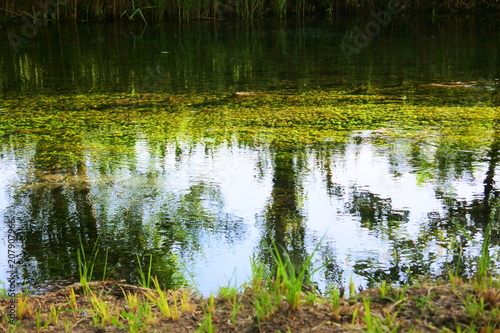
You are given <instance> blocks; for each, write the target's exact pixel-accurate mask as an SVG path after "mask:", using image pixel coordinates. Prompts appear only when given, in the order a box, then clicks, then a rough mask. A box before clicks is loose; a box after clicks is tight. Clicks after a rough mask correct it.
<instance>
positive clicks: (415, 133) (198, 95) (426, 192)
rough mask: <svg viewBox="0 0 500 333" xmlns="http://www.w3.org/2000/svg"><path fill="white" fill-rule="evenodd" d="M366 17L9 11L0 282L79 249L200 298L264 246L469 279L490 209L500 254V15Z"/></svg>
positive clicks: (354, 276) (321, 261) (56, 264)
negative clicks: (138, 21)
mask: <svg viewBox="0 0 500 333" xmlns="http://www.w3.org/2000/svg"><path fill="white" fill-rule="evenodd" d="M371 21H373V18H371V17H369V16H368V17H366V18H364V19H363V18H360V19H359V21H357V22H343V23H336V24H332V23H329V22H301V23H293V24H291V23H288V24H287V23H283V22H281V23H279V22H278V23H277V22H264V23H246V24H229V23H222V22H201V23H191V24H186V23H184V24H180V23H179V24H162V25H154V26H141V25H125V24H109V25H101V24H91V25H50V26H40V27H38V28H37V29H36V30H35V31H34V32H33V31H32V33H31V34H30V35H29V36H28V35H26V36H25V37H24V39H23V40H22V43H20V42H17V43H14V44H13V43H12V36H14V34H15V35H16V36H23V33H24V32H26V29H27V27H26V26H11V27H3V28H2V30H3V31H2V32H4V33H5V34H6V35H7V36H10V37H11V38H10V39H9V38H4V39H2V40H0V47H1V48H0V72H1V75H0V93H1V94H2V100H1V101H0V175H1V178H0V235H1V237H0V239H2V241H1V242H0V258H1V261H0V281H3V282H6V281H7V279H8V278H9V277H12V276H15V284H16V286H17V287H18V288H20V287H21V286H22V285H27V286H30V287H32V288H35V289H37V290H38V291H43V290H45V288H50V287H51V286H53V285H55V284H57V283H58V282H56V280H67V279H69V278H71V277H78V274H79V264H78V261H77V257H78V255H80V257H81V258H82V256H83V254H82V253H81V249H83V250H84V255H85V258H84V259H82V260H84V261H87V262H89V263H90V264H89V265H90V266H92V267H93V268H94V274H93V278H96V279H101V278H103V277H105V278H115V279H116V278H125V279H127V280H129V281H131V282H133V283H137V282H138V280H140V274H139V270H140V268H141V267H142V268H143V270H144V269H146V267H148V266H151V268H152V272H153V274H155V275H158V276H159V277H160V280H161V281H162V283H164V284H165V285H166V286H175V285H178V284H181V283H184V281H186V280H187V281H189V282H190V283H192V284H194V285H195V286H196V287H197V288H198V289H199V290H200V291H201V292H202V293H204V294H205V295H208V294H209V293H210V292H211V291H216V290H217V289H218V287H220V286H227V285H228V284H230V285H233V286H234V285H236V286H239V285H241V284H242V283H243V282H244V281H247V280H248V277H249V275H250V273H251V258H254V259H258V260H260V261H261V262H263V263H264V264H265V265H267V267H270V266H272V263H271V260H270V255H269V253H268V248H267V244H271V242H276V243H277V244H278V245H279V246H282V247H283V248H285V249H286V250H287V251H288V253H289V254H290V257H291V259H292V261H294V262H295V263H299V264H300V263H303V262H304V261H306V259H307V257H308V256H310V255H312V256H313V258H314V262H315V267H317V268H318V271H317V272H316V273H315V274H314V277H313V278H314V281H315V282H316V283H317V284H318V285H319V286H320V287H321V289H323V290H324V288H325V286H327V285H330V284H334V285H336V286H340V285H348V284H349V281H351V280H352V281H354V282H355V284H356V285H361V286H364V287H366V286H372V285H374V284H376V283H379V282H381V281H382V280H387V281H390V282H392V283H407V282H411V281H412V280H413V279H415V278H418V277H424V278H438V277H446V276H447V274H448V273H449V272H450V271H452V272H456V273H458V274H460V275H462V276H465V277H471V276H472V275H473V274H474V272H475V270H476V264H477V257H478V256H479V255H480V252H481V246H482V244H483V240H484V233H485V230H486V229H487V226H488V225H489V224H491V225H492V226H493V227H492V230H491V239H490V240H489V242H490V244H489V245H490V246H489V251H490V255H491V260H492V265H491V266H492V268H493V270H497V271H498V269H500V266H499V265H500V258H499V252H498V250H499V238H498V234H499V233H498V231H499V227H498V222H499V213H498V211H497V210H496V209H497V206H495V205H496V204H495V202H496V201H495V197H496V198H497V199H498V195H499V194H498V193H499V192H498V191H499V188H498V185H496V184H495V180H496V181H497V182H498V172H499V170H498V169H499V166H498V164H499V162H498V161H499V156H500V155H499V149H500V133H499V129H498V127H499V126H497V125H498V122H499V119H500V116H499V115H500V108H499V106H498V105H499V103H498V101H499V100H500V98H499V97H498V84H499V83H498V82H499V78H500V73H499V72H498V71H499V68H500V66H499V56H498V54H500V52H499V51H500V50H499V47H500V46H499V43H498V41H499V37H500V30H499V29H498V23H497V22H498V20H495V19H491V20H483V21H478V20H475V19H473V18H467V19H462V20H458V19H442V20H440V21H434V22H432V21H415V20H409V19H405V18H394V19H393V21H392V22H389V24H388V25H387V26H385V27H381V29H380V32H379V33H377V34H375V35H373V36H372V38H370V39H369V40H368V41H365V42H366V43H365V44H363V45H361V44H359V43H358V44H353V43H354V41H353V39H349V36H351V37H352V36H353V35H355V34H356V31H358V27H361V28H362V27H364V26H365V24H367V23H368V22H371ZM346 43H347V44H348V43H351V44H349V45H358V46H357V51H356V52H346V51H345V45H347V44H346ZM343 50H344V51H343ZM328 103H331V106H330V105H327V104H328ZM331 108H335V110H340V111H339V112H340V114H339V116H338V117H337V118H335V119H341V120H338V121H339V123H338V124H337V123H334V122H332V120H331V119H330V118H328V117H326V116H325V117H324V116H322V114H323V113H322V112H327V111H324V110H330V109H331ZM363 108H365V109H363ZM378 108H381V109H378ZM407 108H408V109H411V110H412V111H411V112H423V113H424V114H425V115H420V114H418V113H414V114H416V116H415V117H413V118H411V117H406V118H407V119H406V118H405V117H400V116H396V115H394V116H391V117H392V118H391V119H388V118H387V116H386V115H384V113H386V112H394V114H403V113H404V112H410V111H404V110H407ZM358 109H361V113H359V114H358V113H356V112H358V111H356V110H358ZM372 110H374V111H372ZM330 111H331V110H330ZM330 111H328V112H330ZM462 111H463V113H460V112H462ZM302 112H303V113H302ZM372 112H373V113H375V114H376V115H373V116H372V115H371V113H372ZM440 112H444V113H443V114H444V116H443V117H442V118H439V119H437V118H436V119H437V120H433V121H434V122H432V123H431V122H429V123H426V121H427V119H428V118H429V117H430V118H432V117H437V116H436V115H435V114H437V113H440ZM476 113H477V114H478V116H476ZM412 114H413V113H412ZM457 115H459V116H457ZM398 117H399V118H398ZM379 118H380V119H382V118H383V120H379ZM386 118H387V119H386ZM389 118H390V117H389ZM465 118H467V120H463V119H465ZM469 118H470V119H469ZM235 119H236V120H235ZM432 119H434V118H432ZM335 121H337V120H335ZM495 186H496V187H495ZM11 232H14V233H15V234H16V241H15V242H11V243H9V241H8V235H9V233H11ZM9 244H11V245H12V246H11V247H10V248H9ZM9 250H12V251H14V252H15V253H16V255H17V256H18V262H16V263H15V264H13V265H12V267H10V264H11V263H9V262H8V258H9V254H10V252H9ZM80 268H81V267H80Z"/></svg>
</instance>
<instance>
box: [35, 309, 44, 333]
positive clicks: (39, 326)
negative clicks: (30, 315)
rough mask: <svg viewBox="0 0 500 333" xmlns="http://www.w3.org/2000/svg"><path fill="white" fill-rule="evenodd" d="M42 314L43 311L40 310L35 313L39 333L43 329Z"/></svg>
mask: <svg viewBox="0 0 500 333" xmlns="http://www.w3.org/2000/svg"><path fill="white" fill-rule="evenodd" d="M41 313H42V311H41V310H40V309H37V310H36V313H35V327H36V331H37V332H40V331H41V330H42V327H43V325H42V316H41Z"/></svg>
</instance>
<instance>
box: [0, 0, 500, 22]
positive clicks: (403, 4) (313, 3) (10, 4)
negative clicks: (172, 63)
mask: <svg viewBox="0 0 500 333" xmlns="http://www.w3.org/2000/svg"><path fill="white" fill-rule="evenodd" d="M0 9H1V12H2V14H3V15H5V17H9V16H12V17H22V18H27V17H28V18H31V19H49V20H89V19H90V20H108V19H134V18H137V19H142V20H144V21H149V20H176V19H179V20H193V19H215V20H222V19H239V20H248V19H255V18H264V17H281V18H283V17H304V16H321V17H330V18H334V17H337V16H341V15H342V16H344V15H346V14H353V13H357V12H369V11H376V12H379V11H381V10H387V11H388V12H389V13H390V14H392V15H394V14H399V13H401V12H403V11H404V12H406V13H417V12H418V13H419V14H432V15H436V14H443V13H458V12H471V11H477V10H491V9H500V3H499V1H496V0H444V1H439V0H416V1H409V0H222V1H221V0H198V1H196V0H74V1H71V0H40V1H37V2H33V1H27V0H21V1H19V0H1V1H0Z"/></svg>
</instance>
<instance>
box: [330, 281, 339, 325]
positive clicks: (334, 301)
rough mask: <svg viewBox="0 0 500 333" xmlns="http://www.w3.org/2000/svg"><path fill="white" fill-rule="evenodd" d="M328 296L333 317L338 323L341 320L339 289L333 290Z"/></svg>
mask: <svg viewBox="0 0 500 333" xmlns="http://www.w3.org/2000/svg"><path fill="white" fill-rule="evenodd" d="M328 296H329V299H330V303H331V305H332V312H333V317H334V319H335V320H336V321H338V320H339V319H340V292H339V290H338V289H337V288H332V289H330V290H329V292H328Z"/></svg>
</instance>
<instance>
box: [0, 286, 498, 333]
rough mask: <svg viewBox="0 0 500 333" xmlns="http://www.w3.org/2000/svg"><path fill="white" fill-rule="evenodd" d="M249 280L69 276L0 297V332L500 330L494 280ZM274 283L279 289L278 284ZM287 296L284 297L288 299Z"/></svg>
mask: <svg viewBox="0 0 500 333" xmlns="http://www.w3.org/2000/svg"><path fill="white" fill-rule="evenodd" d="M269 282H270V281H260V282H259V280H258V279H255V278H254V279H253V280H252V281H251V282H250V283H248V284H247V285H246V286H245V288H244V289H243V291H241V292H237V290H236V289H234V288H229V287H223V288H220V289H219V291H218V292H217V293H216V295H215V296H213V297H209V298H201V297H199V296H197V294H196V293H193V292H192V291H190V290H188V289H179V290H176V291H168V292H161V291H159V290H158V289H156V288H153V289H148V288H144V287H138V286H130V285H127V284H123V283H122V282H118V281H114V282H113V281H102V282H91V283H89V284H88V285H87V286H86V287H82V284H80V283H75V284H72V285H70V286H67V287H64V288H62V289H61V290H59V291H56V292H52V293H49V294H47V295H44V296H34V297H24V296H23V297H18V298H16V299H15V303H14V304H15V309H16V312H17V316H18V319H17V320H15V321H14V324H9V322H8V321H7V318H6V316H5V314H6V313H7V312H8V311H9V310H8V307H9V304H10V303H9V300H8V299H3V300H1V301H0V313H1V319H0V320H1V321H0V327H1V328H2V331H3V332H195V331H198V332H353V331H368V332H448V331H453V332H499V331H500V325H499V316H500V284H499V282H498V280H492V279H485V280H483V281H481V282H478V281H472V282H469V283H464V282H463V281H462V280H461V279H458V278H457V279H454V278H453V279H451V282H448V283H442V284H432V285H430V284H426V283H422V284H417V285H413V286H405V287H393V286H389V285H386V284H384V283H382V284H381V285H380V286H379V287H377V288H372V289H368V290H363V291H359V290H356V289H357V288H356V287H355V286H351V292H354V294H353V295H352V296H350V297H349V298H346V297H345V296H344V294H345V293H347V291H344V290H342V289H340V290H338V289H335V290H333V291H331V292H330V293H328V294H327V295H320V294H318V293H316V292H314V290H308V291H301V293H300V294H299V299H298V302H297V303H295V304H296V305H294V303H293V302H290V299H289V298H288V292H289V291H290V290H287V289H281V291H280V294H279V296H278V294H276V292H275V291H276V287H277V286H276V285H273V284H272V283H271V284H269ZM278 289H279V288H278ZM287 299H288V300H287Z"/></svg>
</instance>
